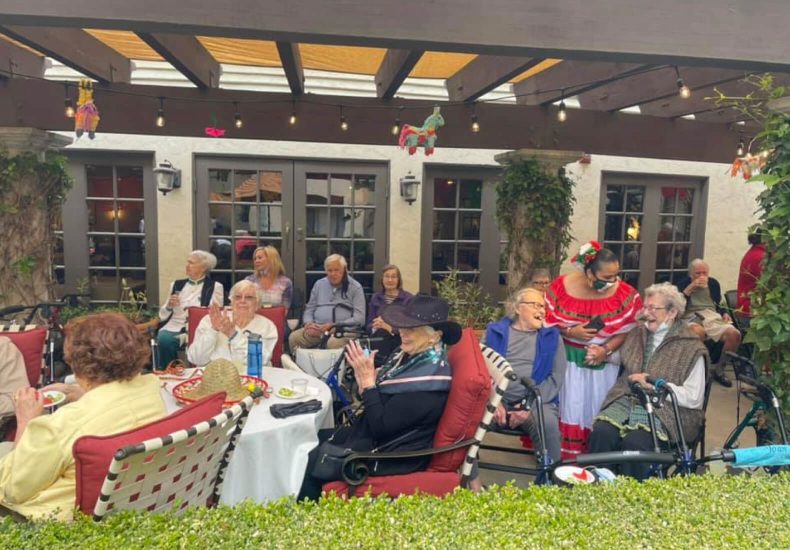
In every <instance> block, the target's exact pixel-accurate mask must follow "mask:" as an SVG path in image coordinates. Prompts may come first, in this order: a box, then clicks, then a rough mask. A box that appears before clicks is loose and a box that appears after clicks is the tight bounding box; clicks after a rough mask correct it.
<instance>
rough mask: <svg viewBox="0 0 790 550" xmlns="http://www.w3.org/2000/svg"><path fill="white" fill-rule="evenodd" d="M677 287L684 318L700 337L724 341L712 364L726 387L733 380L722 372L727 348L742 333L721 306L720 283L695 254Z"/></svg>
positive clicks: (737, 341)
mask: <svg viewBox="0 0 790 550" xmlns="http://www.w3.org/2000/svg"><path fill="white" fill-rule="evenodd" d="M677 287H678V289H679V290H680V291H681V292H682V293H683V295H684V296H685V297H686V313H685V315H684V316H683V319H684V320H686V321H687V322H688V323H689V328H690V329H691V330H692V331H693V332H694V334H696V335H697V336H699V338H700V339H701V340H707V339H711V340H713V341H714V342H719V341H721V342H723V343H724V349H723V350H722V353H721V357H720V358H719V361H718V362H717V363H716V364H715V365H713V378H714V379H715V380H716V381H717V382H718V383H719V384H721V385H722V386H724V387H725V388H729V387H730V386H732V382H731V381H730V379H729V378H727V375H726V374H725V373H724V365H725V363H726V359H727V355H726V352H728V351H731V352H735V351H737V350H738V346H739V345H740V344H741V333H740V331H739V330H738V329H737V328H735V327H734V326H733V325H732V319H731V318H730V316H729V314H727V312H726V311H724V309H723V308H722V307H721V285H719V281H717V280H716V279H714V278H713V277H711V276H710V267H708V264H706V263H705V262H704V261H703V260H701V259H699V258H697V259H695V260H692V261H691V263H690V264H689V274H688V276H687V277H683V278H682V279H680V280H679V281H678V282H677Z"/></svg>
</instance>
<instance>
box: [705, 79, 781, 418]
mask: <svg viewBox="0 0 790 550" xmlns="http://www.w3.org/2000/svg"><path fill="white" fill-rule="evenodd" d="M747 82H749V83H751V84H752V85H753V86H754V90H753V91H752V92H751V93H749V94H747V95H746V96H743V97H728V96H726V95H724V94H721V93H719V96H718V97H717V98H715V99H716V103H717V105H718V106H731V107H732V108H734V109H737V110H739V111H740V112H741V113H743V114H745V115H747V116H748V117H750V118H751V119H753V120H755V121H757V122H758V123H760V124H762V128H763V129H762V131H761V132H759V133H758V134H757V135H756V136H755V138H754V140H752V142H751V143H750V145H751V149H752V151H751V152H752V153H758V154H759V156H760V157H761V158H764V159H765V164H764V165H763V166H762V168H760V170H759V172H760V173H759V174H756V175H753V176H752V177H751V178H750V179H749V183H754V182H761V183H762V184H763V185H764V186H765V189H764V190H763V192H762V193H760V194H759V195H758V197H757V200H758V203H759V205H760V222H761V223H760V227H761V232H762V242H763V243H764V244H765V249H766V256H765V264H764V267H763V273H762V276H761V277H760V279H759V280H758V282H757V287H756V289H755V291H754V293H753V294H752V321H751V326H750V328H749V332H748V333H747V335H746V341H747V342H751V343H753V344H754V345H755V347H756V353H757V359H758V361H759V362H760V363H761V364H762V365H764V366H766V367H767V368H768V369H769V370H768V372H767V376H768V378H769V383H770V384H771V385H772V386H773V387H774V389H775V390H776V392H777V394H778V395H779V397H780V398H781V399H782V400H783V403H784V408H785V409H786V410H790V116H788V113H787V112H784V113H782V112H778V111H776V110H772V103H771V102H772V101H776V100H778V99H780V98H782V97H784V96H785V95H786V89H785V88H784V87H782V86H776V85H775V84H774V79H773V77H772V76H771V75H762V76H752V77H749V78H747Z"/></svg>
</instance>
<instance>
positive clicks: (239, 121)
mask: <svg viewBox="0 0 790 550" xmlns="http://www.w3.org/2000/svg"><path fill="white" fill-rule="evenodd" d="M233 107H234V108H235V109H236V114H234V115H233V124H234V125H235V126H236V128H238V129H239V130H240V129H241V128H242V127H243V126H244V121H243V120H242V118H241V113H240V112H239V102H238V101H234V102H233Z"/></svg>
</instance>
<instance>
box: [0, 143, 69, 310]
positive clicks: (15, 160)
mask: <svg viewBox="0 0 790 550" xmlns="http://www.w3.org/2000/svg"><path fill="white" fill-rule="evenodd" d="M71 185H72V178H71V176H70V175H69V173H68V170H67V167H66V159H65V158H64V157H62V156H58V155H49V156H47V158H45V159H43V160H42V159H40V158H39V157H38V156H37V155H36V154H34V153H30V152H23V153H20V154H18V155H15V156H11V155H10V154H9V153H8V152H7V151H5V150H0V235H2V238H0V303H2V304H5V305H12V304H26V305H32V304H35V303H36V302H39V301H46V300H47V299H48V298H49V297H50V296H49V294H50V288H51V285H52V251H53V246H54V237H53V229H54V225H55V223H56V221H57V219H58V217H59V216H60V212H61V207H62V205H63V201H64V200H65V199H66V193H67V192H68V190H69V189H70V188H71Z"/></svg>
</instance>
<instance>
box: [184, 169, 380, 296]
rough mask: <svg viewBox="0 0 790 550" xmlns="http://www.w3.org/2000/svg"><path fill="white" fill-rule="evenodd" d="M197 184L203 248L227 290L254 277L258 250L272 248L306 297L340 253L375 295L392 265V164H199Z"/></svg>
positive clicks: (197, 219)
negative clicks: (378, 278)
mask: <svg viewBox="0 0 790 550" xmlns="http://www.w3.org/2000/svg"><path fill="white" fill-rule="evenodd" d="M196 179H197V196H196V215H195V239H196V245H197V246H198V247H199V248H200V247H203V248H205V249H206V250H210V251H211V252H212V253H214V255H216V256H217V259H218V264H217V268H216V269H215V271H214V274H215V276H216V278H217V279H218V280H219V281H220V282H222V283H223V285H225V288H226V290H227V289H229V288H230V287H231V286H232V285H233V284H234V283H235V282H237V281H239V280H241V279H243V278H244V277H246V276H247V275H249V274H250V273H252V270H253V265H252V253H253V251H254V250H255V248H256V247H257V246H263V245H272V246H274V247H276V248H277V249H278V250H279V252H280V255H281V256H282V259H283V263H284V264H285V268H286V272H287V274H288V277H290V278H291V279H292V280H293V282H294V285H295V286H296V287H297V288H299V289H302V290H303V291H304V292H305V293H306V294H309V291H310V289H311V288H312V285H313V283H314V282H315V281H316V280H318V279H320V278H321V277H323V276H324V266H323V262H324V259H325V258H326V256H328V255H329V254H333V253H337V254H342V255H343V256H344V257H345V258H346V260H347V261H348V265H349V271H350V272H351V273H352V274H353V276H354V278H356V279H357V280H358V281H359V282H360V283H361V284H362V285H363V287H364V288H365V291H366V293H368V294H370V293H371V292H373V290H374V288H373V286H374V279H375V273H376V272H377V271H378V270H379V269H380V268H381V267H382V266H383V265H384V264H385V263H386V251H387V200H388V197H387V190H388V187H389V181H388V175H387V167H386V166H385V165H383V164H352V163H331V162H310V161H305V162H297V161H291V160H269V159H249V158H243V159H236V158H225V157H223V158H220V157H217V158H214V157H200V158H198V159H197V160H196Z"/></svg>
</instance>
